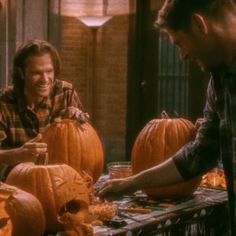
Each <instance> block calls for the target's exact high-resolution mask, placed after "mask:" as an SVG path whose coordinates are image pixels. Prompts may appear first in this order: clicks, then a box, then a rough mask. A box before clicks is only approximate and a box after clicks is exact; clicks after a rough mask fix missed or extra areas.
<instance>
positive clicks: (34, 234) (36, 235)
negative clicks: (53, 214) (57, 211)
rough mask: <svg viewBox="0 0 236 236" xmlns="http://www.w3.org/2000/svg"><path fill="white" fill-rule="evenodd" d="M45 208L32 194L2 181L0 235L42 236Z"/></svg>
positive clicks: (0, 185)
mask: <svg viewBox="0 0 236 236" xmlns="http://www.w3.org/2000/svg"><path fill="white" fill-rule="evenodd" d="M44 230H45V218H44V212H43V208H42V206H41V204H40V202H39V200H38V199H37V198H36V197H34V196H33V195H32V194H30V193H27V192H25V191H23V190H20V189H18V188H16V187H13V186H10V185H7V184H4V183H0V236H19V235H28V236H42V235H43V234H44Z"/></svg>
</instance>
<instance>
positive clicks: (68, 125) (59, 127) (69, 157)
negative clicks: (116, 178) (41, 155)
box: [42, 119, 104, 182]
mask: <svg viewBox="0 0 236 236" xmlns="http://www.w3.org/2000/svg"><path fill="white" fill-rule="evenodd" d="M42 142H45V143H47V144H48V155H49V164H59V163H65V164H67V165H69V166H71V167H73V168H74V169H75V170H77V171H78V172H79V173H81V171H85V172H87V173H88V174H89V175H90V176H92V177H93V181H94V182H95V181H96V180H97V179H98V178H99V177H100V176H101V174H102V172H103V166H104V154H103V148H102V144H101V141H100V139H99V137H98V135H97V133H96V131H95V130H94V128H93V127H92V126H91V125H90V124H89V123H84V124H79V123H78V122H76V121H74V120H70V119H64V120H56V121H55V122H54V123H53V124H51V125H50V126H49V127H48V128H47V129H46V130H45V131H44V132H43V133H42Z"/></svg>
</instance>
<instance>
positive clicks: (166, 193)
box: [132, 118, 200, 198]
mask: <svg viewBox="0 0 236 236" xmlns="http://www.w3.org/2000/svg"><path fill="white" fill-rule="evenodd" d="M195 135H196V128H195V126H194V125H193V124H192V122H190V121H189V120H186V119H182V118H178V119H169V118H162V119H153V120H151V121H149V122H148V123H147V124H146V125H145V127H144V128H143V129H142V130H141V132H140V133H139V135H138V136H137V138H136V140H135V143H134V146H133V149H132V171H133V173H134V174H137V173H139V172H141V171H143V170H146V169H148V168H151V167H153V166H155V165H158V164H160V163H162V162H163V161H165V160H167V159H168V158H169V157H171V156H172V155H173V154H175V153H176V152H177V151H178V150H179V149H180V148H181V147H182V146H183V145H184V144H186V143H187V142H189V141H191V140H193V139H194V137H195ZM199 183H200V178H194V179H191V180H189V181H184V182H181V183H178V184H174V185H169V186H165V187H158V188H149V189H144V192H146V193H147V195H149V196H150V197H153V198H182V197H188V196H190V195H191V194H192V193H193V192H194V191H195V190H196V188H197V186H198V185H199Z"/></svg>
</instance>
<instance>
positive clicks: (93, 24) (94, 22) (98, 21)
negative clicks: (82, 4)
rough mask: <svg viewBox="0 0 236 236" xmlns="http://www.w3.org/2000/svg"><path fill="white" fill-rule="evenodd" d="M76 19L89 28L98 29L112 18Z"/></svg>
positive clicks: (82, 17)
mask: <svg viewBox="0 0 236 236" xmlns="http://www.w3.org/2000/svg"><path fill="white" fill-rule="evenodd" d="M78 18H79V20H80V21H81V22H82V23H83V24H85V25H86V26H88V27H89V28H99V27H101V26H103V25H104V24H105V23H106V22H107V21H109V20H110V19H111V18H112V16H80V17H78Z"/></svg>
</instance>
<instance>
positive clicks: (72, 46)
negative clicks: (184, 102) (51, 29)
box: [61, 0, 135, 161]
mask: <svg viewBox="0 0 236 236" xmlns="http://www.w3.org/2000/svg"><path fill="white" fill-rule="evenodd" d="M134 2H135V1H134ZM61 7H62V25H61V32H62V42H61V57H62V65H63V68H62V78H63V79H65V80H67V81H70V82H72V83H73V85H74V86H75V88H76V90H77V91H78V93H79V95H80V98H81V101H82V103H83V104H84V107H85V109H86V110H87V111H89V113H90V114H91V116H92V120H91V122H92V124H93V126H94V127H95V128H96V130H97V131H98V134H99V136H100V137H101V139H102V142H103V146H104V149H105V158H106V161H111V160H122V159H124V158H125V135H126V87H127V61H128V58H127V57H128V30H129V14H131V10H130V1H127V0H119V1H117V0H109V1H106V0H105V1H104V0H103V1H101V0H90V1H89V0H63V1H62V5H61ZM103 14H108V15H112V16H113V17H112V19H110V20H109V21H108V22H107V23H106V24H105V25H104V26H103V27H101V28H98V29H97V30H91V29H90V28H88V27H87V26H85V25H84V24H83V23H82V22H81V21H80V20H79V19H78V17H80V16H84V15H103Z"/></svg>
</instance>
